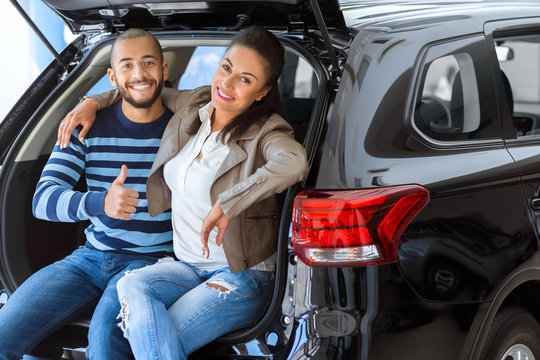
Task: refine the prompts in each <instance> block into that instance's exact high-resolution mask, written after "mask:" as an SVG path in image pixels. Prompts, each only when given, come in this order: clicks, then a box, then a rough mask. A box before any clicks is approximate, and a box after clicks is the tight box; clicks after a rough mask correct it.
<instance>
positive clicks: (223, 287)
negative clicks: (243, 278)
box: [206, 279, 236, 296]
mask: <svg viewBox="0 0 540 360" xmlns="http://www.w3.org/2000/svg"><path fill="white" fill-rule="evenodd" d="M206 286H208V287H209V288H212V289H216V290H217V291H219V296H221V294H223V295H227V294H230V293H231V291H234V290H236V286H234V285H232V284H229V283H228V282H226V281H225V280H220V279H216V280H210V281H207V282H206Z"/></svg>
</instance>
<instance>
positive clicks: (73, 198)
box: [32, 130, 107, 222]
mask: <svg viewBox="0 0 540 360" xmlns="http://www.w3.org/2000/svg"><path fill="white" fill-rule="evenodd" d="M76 133H77V130H75V132H74V136H73V137H72V138H71V142H70V144H69V146H68V147H67V148H65V149H60V147H59V146H58V145H57V146H55V148H54V150H53V152H52V154H51V156H50V157H49V160H48V161H47V164H46V165H45V167H44V168H43V172H42V173H41V178H40V179H39V182H38V184H37V186H36V191H35V193H34V198H33V201H32V212H33V214H34V216H35V217H37V218H39V219H43V220H49V221H60V222H75V221H80V220H87V219H89V218H90V217H92V216H96V215H98V214H104V199H105V194H106V193H107V189H104V190H103V191H88V192H80V191H75V190H73V187H74V186H75V184H77V182H78V181H79V179H80V177H81V174H82V173H83V171H84V169H85V148H86V147H85V145H84V144H83V143H81V142H80V141H79V140H78V139H77V138H78V136H77V135H78V134H76Z"/></svg>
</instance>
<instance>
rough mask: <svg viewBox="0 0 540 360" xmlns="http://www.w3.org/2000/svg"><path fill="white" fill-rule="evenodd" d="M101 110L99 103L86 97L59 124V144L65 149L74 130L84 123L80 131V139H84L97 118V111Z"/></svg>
mask: <svg viewBox="0 0 540 360" xmlns="http://www.w3.org/2000/svg"><path fill="white" fill-rule="evenodd" d="M98 110H99V105H98V103H97V102H96V101H95V100H93V99H92V98H86V99H84V101H83V102H81V103H80V104H79V105H77V106H76V107H75V109H73V110H71V111H70V112H69V113H68V114H67V115H66V117H65V118H64V120H62V122H60V126H58V144H59V145H60V149H64V148H66V147H67V146H68V144H69V139H70V138H71V134H72V133H73V130H75V128H76V127H77V126H78V125H82V127H83V128H82V130H81V132H80V133H79V141H81V142H82V141H83V140H84V137H85V136H86V134H87V133H88V131H89V130H90V128H91V127H92V125H93V124H94V121H95V120H96V112H97V111H98Z"/></svg>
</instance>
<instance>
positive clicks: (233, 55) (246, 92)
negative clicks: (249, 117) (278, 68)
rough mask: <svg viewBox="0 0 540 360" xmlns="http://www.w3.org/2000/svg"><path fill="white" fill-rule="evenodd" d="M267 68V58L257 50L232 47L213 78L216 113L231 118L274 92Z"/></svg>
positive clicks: (239, 46)
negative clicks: (270, 84)
mask: <svg viewBox="0 0 540 360" xmlns="http://www.w3.org/2000/svg"><path fill="white" fill-rule="evenodd" d="M267 71H268V70H267V66H266V59H264V58H263V57H262V56H261V55H259V53H257V52H256V51H254V50H251V49H250V48H247V47H245V46H241V45H235V46H232V47H230V48H229V49H228V50H227V52H226V53H225V55H223V59H221V62H220V64H219V68H218V69H217V71H216V74H215V75H214V78H213V79H212V105H213V106H214V109H215V115H216V116H225V117H226V119H227V120H231V119H232V118H233V117H235V116H237V115H239V114H241V113H243V112H244V111H246V110H247V109H248V108H249V107H250V106H251V104H253V102H254V101H258V100H259V99H262V98H263V97H264V96H265V95H266V94H267V93H268V91H270V87H269V86H267V85H266V84H267V82H268V74H267Z"/></svg>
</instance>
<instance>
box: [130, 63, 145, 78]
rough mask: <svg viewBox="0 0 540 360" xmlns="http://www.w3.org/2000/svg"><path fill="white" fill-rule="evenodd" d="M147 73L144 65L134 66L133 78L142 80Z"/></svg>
mask: <svg viewBox="0 0 540 360" xmlns="http://www.w3.org/2000/svg"><path fill="white" fill-rule="evenodd" d="M145 72H146V69H145V68H144V66H143V65H134V66H133V72H132V76H133V77H135V78H139V79H140V78H142V77H143V76H144V73H145Z"/></svg>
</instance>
